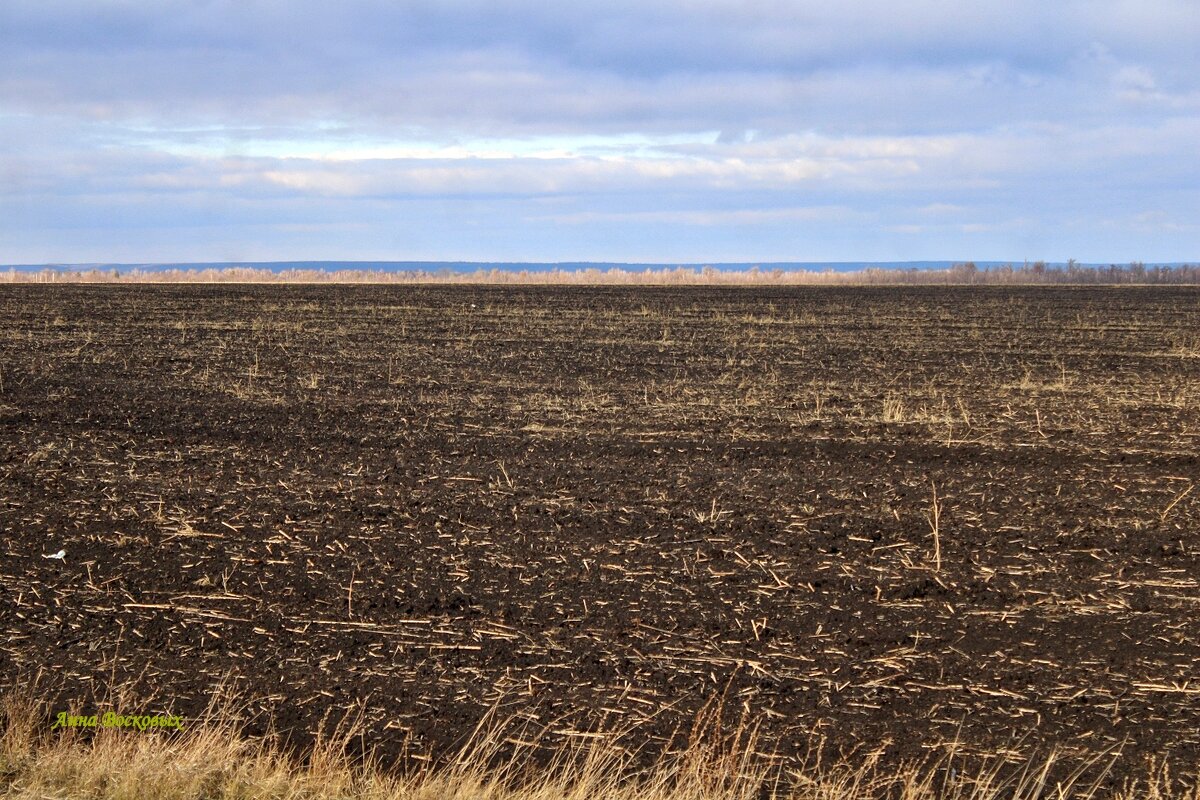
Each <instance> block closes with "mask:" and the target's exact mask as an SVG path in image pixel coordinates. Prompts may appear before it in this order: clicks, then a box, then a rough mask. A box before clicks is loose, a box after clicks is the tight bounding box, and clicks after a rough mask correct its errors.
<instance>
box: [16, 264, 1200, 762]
mask: <svg viewBox="0 0 1200 800" xmlns="http://www.w3.org/2000/svg"><path fill="white" fill-rule="evenodd" d="M1198 331H1200V292H1197V291H1195V290H1191V289H1133V288H1130V289H1105V288H1096V289H1049V288H1039V289H992V288H988V289H984V288H970V289H968V288H963V289H910V288H886V289H737V290H733V289H722V290H715V289H682V288H681V289H611V288H606V289H585V288H561V289H555V288H487V287H441V288H430V287H386V288H385V287H319V288H318V287H277V286H276V287H230V286H219V287H218V286H213V287H207V286H205V287H201V286H179V287H65V286H8V287H2V288H0V621H2V623H3V629H2V630H3V639H2V640H0V680H3V682H4V683H5V684H6V685H10V686H11V685H17V684H27V683H28V682H29V681H31V680H33V679H35V678H36V679H37V681H38V686H39V687H40V688H39V691H41V692H42V693H43V695H45V696H46V697H47V699H48V700H50V701H51V702H52V703H53V704H57V706H61V707H62V708H63V709H66V708H77V707H80V708H88V707H90V705H91V704H94V703H95V702H96V698H102V697H105V696H106V695H107V694H108V689H109V687H110V686H113V685H125V686H128V685H130V684H131V683H132V685H133V686H135V687H136V691H137V693H138V695H139V697H141V698H142V700H140V701H139V702H141V703H142V705H141V706H139V708H137V709H128V710H126V713H133V712H134V711H139V712H149V711H153V710H170V711H173V712H174V713H182V714H184V715H197V714H199V713H200V712H201V711H202V710H203V709H204V707H205V704H206V703H207V702H208V700H209V698H210V697H211V695H212V693H213V692H214V689H215V687H216V686H217V685H218V684H220V683H221V682H222V681H225V682H226V683H227V685H228V687H229V689H230V691H232V692H233V693H234V694H235V695H236V696H237V697H238V698H240V699H241V700H243V701H245V702H246V703H247V704H248V705H247V716H246V719H247V724H248V725H249V727H250V729H251V731H252V732H258V731H261V730H265V729H266V728H267V727H268V726H273V727H274V728H275V729H276V730H278V731H280V732H282V733H284V734H286V735H288V736H289V737H291V739H292V740H293V741H296V742H301V743H303V742H306V741H308V740H309V737H310V736H311V734H312V733H313V732H314V731H316V730H317V729H318V728H319V727H320V726H321V725H322V724H326V725H328V724H332V722H333V721H335V720H336V719H338V718H340V717H341V716H343V715H344V714H345V713H346V712H348V711H354V712H361V713H362V715H363V724H364V728H363V729H364V731H365V735H364V737H363V738H361V739H359V740H356V742H355V744H354V745H353V746H354V747H370V748H378V749H379V751H380V752H381V753H382V754H383V755H384V756H385V758H391V757H396V756H400V755H402V754H403V753H409V754H414V753H432V754H433V756H434V757H441V756H444V755H446V754H448V753H449V752H451V748H453V747H454V746H455V745H456V744H461V742H462V740H463V738H464V737H465V736H467V735H468V734H469V733H470V732H471V731H472V730H473V729H474V727H475V726H476V724H477V723H478V721H479V720H480V718H481V716H482V715H483V714H484V713H485V712H486V711H487V710H488V709H489V708H492V707H493V706H496V705H498V706H499V709H498V716H499V717H501V718H503V719H506V720H510V721H511V724H517V723H518V722H520V721H521V720H524V721H525V722H526V723H527V724H529V725H530V726H532V728H534V729H540V728H546V729H548V730H547V734H548V736H547V739H546V741H547V742H548V743H550V744H554V743H561V742H563V741H566V740H569V739H571V738H572V737H577V736H578V735H579V734H581V733H586V732H588V731H591V730H594V729H595V728H596V726H598V725H602V726H604V727H606V728H608V729H613V728H616V727H620V726H623V725H629V724H632V725H634V726H635V728H634V730H633V731H632V732H630V733H628V734H627V736H626V741H627V743H629V744H631V745H636V746H640V747H642V748H643V753H644V754H645V756H646V757H650V756H653V755H654V754H656V753H658V752H660V751H661V750H662V749H663V748H664V747H666V746H668V742H669V740H671V739H672V735H673V733H674V732H675V731H677V730H680V729H683V730H686V729H687V727H688V726H689V725H690V723H691V721H692V720H693V718H694V717H695V715H696V713H697V711H698V710H699V709H700V708H701V707H702V706H703V705H704V704H705V703H706V702H708V701H710V700H712V699H713V698H714V697H718V696H722V695H723V696H724V698H725V709H726V713H727V715H730V716H736V715H737V714H741V713H743V712H745V713H746V714H747V715H748V719H751V720H753V721H755V722H757V723H759V724H761V726H762V731H763V739H762V743H761V747H762V749H763V750H764V751H772V752H776V753H778V754H779V755H780V756H782V757H783V758H785V759H787V760H788V761H790V762H793V763H794V762H796V761H798V760H799V759H801V758H802V757H803V756H804V754H805V753H806V752H809V750H810V747H811V746H812V745H813V744H814V742H818V741H824V742H825V744H824V747H825V748H826V749H827V750H830V751H832V752H833V753H836V752H837V751H843V752H851V751H854V750H858V751H859V752H863V751H874V750H877V749H878V750H882V753H883V758H884V759H885V760H895V759H908V758H920V757H923V756H928V755H931V754H937V753H940V752H943V751H944V749H945V748H946V747H948V746H949V743H951V742H953V741H955V740H957V741H958V742H959V750H960V751H961V752H964V753H966V754H971V753H990V754H996V753H999V754H1001V755H1002V756H1004V757H1007V758H1011V759H1023V758H1027V757H1029V756H1031V755H1035V754H1037V753H1045V752H1047V751H1049V749H1050V748H1051V747H1056V748H1057V749H1059V750H1060V751H1064V752H1066V753H1069V754H1077V755H1080V756H1083V757H1086V756H1088V755H1095V754H1098V753H1101V752H1103V751H1105V749H1106V748H1109V747H1111V746H1113V745H1121V746H1122V750H1121V752H1122V756H1121V758H1120V760H1119V762H1118V765H1117V767H1116V772H1115V773H1114V774H1118V775H1119V774H1124V773H1136V772H1138V771H1139V770H1141V769H1142V765H1143V764H1144V762H1145V760H1146V759H1147V758H1148V757H1157V756H1165V757H1167V758H1168V759H1169V760H1171V761H1172V762H1175V763H1177V764H1178V765H1180V766H1181V767H1182V768H1184V769H1186V770H1190V769H1192V768H1194V766H1195V764H1196V759H1197V757H1198V756H1200V662H1198V658H1200V526H1198V522H1200V490H1195V491H1193V490H1192V487H1193V486H1194V485H1195V483H1196V482H1197V480H1198V478H1200V464H1198V462H1197V449H1198V446H1200V333H1198ZM935 498H936V500H935ZM935 528H936V535H935ZM59 550H65V558H63V559H61V560H57V559H51V558H46V557H45V556H46V555H49V554H54V553H57V552H58V551H59ZM323 721H324V723H323Z"/></svg>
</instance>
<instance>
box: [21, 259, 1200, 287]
mask: <svg viewBox="0 0 1200 800" xmlns="http://www.w3.org/2000/svg"><path fill="white" fill-rule="evenodd" d="M0 282H5V283H398V284H405V283H451V284H452V283H464V284H470V283H476V284H478V283H498V284H578V285H586V284H610V285H630V286H653V285H673V286H679V285H689V284H694V285H699V286H716V285H730V286H737V285H768V286H771V285H776V286H826V285H828V286H852V285H860V284H861V285H871V286H887V285H939V284H942V285H958V284H977V285H981V286H1008V285H1018V284H1046V285H1051V284H1053V285H1059V284H1062V285H1086V284H1145V285H1181V284H1200V264H1183V265H1172V266H1161V265H1152V266H1146V265H1145V264H1142V263H1140V262H1136V261H1135V262H1133V263H1132V264H1125V265H1120V264H1110V265H1108V266H1095V265H1088V266H1084V265H1080V264H1077V263H1075V262H1074V261H1071V262H1068V263H1067V264H1066V265H1065V266H1050V265H1047V264H1046V262H1044V261H1037V262H1034V263H1026V264H1022V265H1020V266H1017V265H1013V264H1005V265H1002V266H985V267H977V266H976V265H975V263H974V262H970V261H967V262H964V263H961V264H955V265H954V266H953V267H951V268H949V269H894V268H892V269H884V268H882V267H869V268H867V269H862V270H854V271H846V272H835V271H833V270H832V269H830V270H825V271H814V270H784V269H761V268H759V267H751V268H749V269H738V270H721V269H716V268H714V267H702V268H691V267H661V268H646V269H622V268H620V267H612V268H608V269H597V268H592V269H551V270H545V271H541V270H505V269H479V270H476V271H474V272H452V271H449V270H445V271H433V272H431V271H427V270H400V271H384V270H369V269H364V270H356V269H336V270H322V269H285V270H279V271H275V270H270V269H264V268H261V267H239V266H229V267H220V268H214V267H207V268H202V269H186V268H171V269H145V268H135V269H130V270H119V269H115V268H113V269H108V268H105V269H101V268H91V269H76V270H72V269H49V268H48V269H42V270H17V269H9V270H7V271H4V272H0Z"/></svg>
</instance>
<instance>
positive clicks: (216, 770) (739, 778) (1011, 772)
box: [0, 693, 1200, 800]
mask: <svg viewBox="0 0 1200 800" xmlns="http://www.w3.org/2000/svg"><path fill="white" fill-rule="evenodd" d="M0 708H2V711H3V729H2V730H0V798H20V800H35V799H36V800H75V798H89V800H133V799H134V798H155V799H156V800H259V799H263V800H265V799H266V798H273V799H276V800H334V799H335V798H336V799H338V800H758V799H759V798H795V799H796V800H860V799H861V800H867V799H868V798H872V799H873V798H884V797H886V798H894V799H895V800H935V798H936V799H938V800H941V799H943V798H945V799H947V800H984V799H985V798H986V799H987V800H993V799H995V800H999V798H1006V799H1008V798H1011V800H1026V799H1028V800H1033V799H1034V798H1067V797H1071V798H1120V799H1121V800H1124V799H1125V798H1129V799H1130V800H1132V798H1163V799H1164V800H1165V799H1166V798H1181V799H1182V798H1191V799H1192V800H1195V798H1197V797H1200V791H1198V790H1197V788H1196V787H1195V785H1194V784H1190V783H1185V782H1181V781H1178V780H1175V779H1173V778H1172V776H1171V775H1170V774H1168V773H1167V772H1166V770H1164V769H1161V768H1155V767H1154V766H1150V767H1149V768H1148V769H1147V773H1146V774H1147V777H1146V778H1145V779H1143V780H1141V781H1137V782H1126V783H1124V784H1122V785H1121V786H1119V787H1112V786H1106V785H1105V784H1106V778H1107V777H1108V774H1109V767H1110V766H1111V764H1112V762H1113V761H1114V760H1115V759H1116V758H1117V757H1118V754H1116V753H1113V752H1105V753H1101V754H1099V755H1097V756H1096V757H1094V758H1092V759H1091V760H1089V761H1086V762H1083V763H1080V764H1078V765H1076V766H1075V767H1074V768H1071V766H1070V765H1067V764H1064V763H1062V762H1061V761H1060V760H1059V759H1058V758H1056V757H1055V755H1054V754H1053V753H1052V754H1051V755H1050V756H1048V757H1044V758H1040V759H1036V760H1030V761H1028V762H1026V763H1025V764H1024V765H1023V766H1019V767H1015V768H1014V767H1012V766H1011V765H1008V766H1006V764H1005V760H1004V759H1002V758H1000V757H996V758H994V759H990V760H989V759H982V760H981V759H975V763H974V764H973V765H972V764H970V763H966V762H965V760H964V759H962V758H959V757H956V755H955V754H954V753H953V752H951V753H949V754H947V755H943V756H942V757H940V758H939V759H937V760H936V761H930V762H928V763H926V764H923V765H916V766H910V767H907V768H901V769H882V768H880V767H879V766H878V761H877V756H876V755H874V754H867V755H865V756H862V757H859V758H857V759H846V760H843V761H841V762H839V763H836V764H821V763H812V764H810V765H807V766H806V767H805V768H803V769H800V770H786V771H780V770H779V769H775V768H773V766H772V763H771V759H769V758H766V757H763V756H761V755H759V754H757V751H756V744H758V741H757V736H756V732H755V729H754V728H753V726H749V725H746V724H741V725H738V726H737V727H736V729H735V730H734V731H733V732H732V733H729V734H725V735H721V736H715V735H713V734H712V731H713V730H715V729H716V728H715V727H714V726H713V722H714V721H716V720H718V719H719V717H720V714H721V708H720V706H719V705H717V706H713V705H710V706H709V707H708V709H707V710H706V712H705V713H704V714H702V715H701V718H700V719H699V720H698V721H697V723H696V725H695V727H694V728H693V730H692V733H691V736H690V739H689V745H688V746H687V747H685V748H684V749H683V750H682V751H681V752H678V753H675V754H673V755H671V756H666V757H663V758H662V759H661V760H660V761H659V762H658V763H656V764H654V765H651V766H649V767H636V766H635V763H636V762H635V759H634V757H633V756H632V755H631V754H630V753H629V752H628V751H627V750H624V749H622V748H620V747H618V746H616V745H615V744H614V743H613V742H614V739H613V738H612V737H611V736H609V735H607V734H604V733H597V734H592V735H590V736H589V737H585V738H583V739H582V741H583V742H584V744H582V745H580V746H577V747H573V748H566V749H560V750H559V751H558V752H557V754H556V755H554V756H552V757H551V758H549V759H545V758H543V759H540V760H539V759H534V758H532V757H531V756H532V754H533V753H534V752H535V750H536V745H537V739H538V737H537V736H536V735H534V736H532V737H529V738H527V739H523V740H517V739H513V738H511V737H509V738H505V736H504V734H503V733H502V732H501V731H502V729H503V726H502V725H499V724H496V723H495V720H494V718H493V717H490V716H489V717H488V718H485V720H484V721H483V722H482V723H481V724H480V727H479V728H478V729H477V731H476V735H475V736H474V737H473V738H472V740H471V741H470V742H468V743H467V744H466V745H465V746H464V747H463V748H462V750H461V751H460V752H458V753H457V754H456V755H455V756H454V757H452V758H450V759H448V760H447V761H445V762H444V763H443V764H442V765H441V766H438V767H432V768H431V767H428V766H424V767H421V768H419V769H415V770H414V769H411V768H410V769H408V770H404V769H390V770H388V769H384V768H383V767H382V766H381V765H380V764H378V763H377V762H374V761H372V760H371V759H369V758H368V759H365V760H364V759H357V760H356V759H353V758H351V757H349V756H347V755H346V752H347V745H349V744H350V743H351V742H352V741H354V740H355V739H356V738H357V737H358V735H359V733H360V731H359V730H358V728H357V725H356V724H355V723H353V722H352V723H351V724H342V725H340V726H338V728H337V732H336V733H335V734H334V735H332V736H329V737H326V738H323V739H320V740H319V741H318V743H317V744H316V745H315V746H314V747H313V748H311V749H310V750H309V751H308V752H307V753H306V754H305V755H303V756H302V757H301V756H297V755H295V754H293V753H291V752H289V751H287V750H285V749H283V748H281V747H280V746H279V743H278V740H277V739H275V738H273V737H266V738H251V737H247V736H244V735H242V734H241V733H240V731H239V729H238V727H237V726H236V724H234V723H231V722H229V720H230V719H231V718H232V717H231V716H230V713H229V708H228V707H226V708H223V709H216V710H214V709H210V712H209V713H208V714H207V715H206V716H205V718H204V719H201V720H196V721H193V720H189V721H188V722H187V724H185V726H184V728H183V730H181V731H176V732H162V731H159V732H154V733H149V732H143V733H137V732H132V731H117V730H111V729H108V730H106V729H98V730H97V731H96V732H95V733H94V734H92V735H90V736H86V737H85V736H82V735H79V733H78V732H77V731H72V730H68V731H65V732H64V731H61V730H60V731H53V730H52V729H51V723H50V721H49V719H50V718H51V717H52V714H50V713H49V711H48V709H46V708H43V707H41V705H40V704H39V703H38V702H37V701H34V700H31V699H30V697H29V695H28V694H22V693H9V694H7V695H5V696H4V697H3V699H2V700H0ZM513 744H516V745H517V747H516V752H515V754H513V753H512V748H511V747H509V749H508V751H507V752H508V754H507V755H504V756H501V753H502V752H503V751H504V750H505V747H506V745H513ZM415 763H424V764H426V765H427V764H428V763H429V761H428V760H427V759H424V758H422V759H418V760H417V761H416V762H415Z"/></svg>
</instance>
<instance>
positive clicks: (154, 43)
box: [0, 0, 1200, 264]
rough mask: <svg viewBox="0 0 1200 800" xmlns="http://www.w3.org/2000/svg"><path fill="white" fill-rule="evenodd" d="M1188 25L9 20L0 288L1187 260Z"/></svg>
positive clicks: (959, 5)
mask: <svg viewBox="0 0 1200 800" xmlns="http://www.w3.org/2000/svg"><path fill="white" fill-rule="evenodd" d="M1198 41H1200V3H1197V2H1196V0H1086V1H1077V0H1054V2H1045V0H1004V1H1003V2H993V0H972V1H971V2H955V1H953V0H908V2H905V3H896V2H884V0H841V1H840V2H829V0H820V2H809V1H808V0H793V2H783V1H781V0H729V1H728V2H727V1H726V0H636V1H627V0H605V2H581V1H580V0H576V2H567V3H551V2H544V0H538V1H537V2H534V1H533V0H529V1H528V2H525V1H523V0H516V1H514V2H507V1H506V0H480V1H478V2H476V1H475V0H441V1H440V2H407V1H406V0H377V1H376V0H361V1H356V0H343V1H342V2H337V3H332V2H328V0H319V1H318V0H295V1H294V2H276V1H274V0H192V1H191V2H172V1H171V0H154V1H153V2H134V1H133V0H124V1H122V2H109V1H108V0H86V1H82V2H68V1H64V2H55V0H32V1H27V0H0V264H30V263H83V262H86V263H94V262H168V261H169V262H186V261H234V262H236V261H270V260H320V259H329V260H356V259H360V260H466V261H618V262H621V261H625V262H660V263H672V262H674V263H684V262H688V263H703V262H722V261H737V262H753V261H763V262H770V261H872V260H878V261H902V260H919V259H948V260H956V259H963V260H965V259H977V260H1002V261H1004V260H1013V261H1017V262H1020V261H1022V260H1025V259H1028V260H1031V261H1032V260H1037V259H1045V260H1048V261H1065V260H1067V259H1069V258H1075V259H1078V260H1079V261H1081V262H1085V263H1088V262H1095V263H1126V262H1128V261H1131V260H1142V261H1147V262H1157V261H1193V262H1195V261H1200V47H1197V46H1196V43H1197V42H1198Z"/></svg>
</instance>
